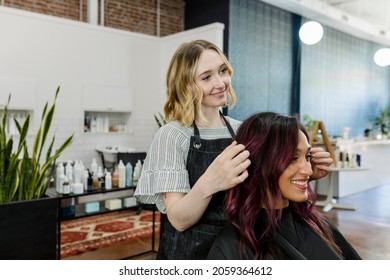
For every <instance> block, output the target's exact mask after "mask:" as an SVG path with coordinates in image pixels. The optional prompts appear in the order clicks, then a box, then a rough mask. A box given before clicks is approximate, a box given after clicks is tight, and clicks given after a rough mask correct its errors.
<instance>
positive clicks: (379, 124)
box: [372, 108, 390, 138]
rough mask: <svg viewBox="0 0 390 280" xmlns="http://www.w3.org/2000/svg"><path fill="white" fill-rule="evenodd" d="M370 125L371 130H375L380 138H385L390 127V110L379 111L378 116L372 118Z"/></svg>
mask: <svg viewBox="0 0 390 280" xmlns="http://www.w3.org/2000/svg"><path fill="white" fill-rule="evenodd" d="M372 125H373V129H374V130H377V131H378V133H379V134H380V138H382V137H385V138H387V134H388V132H389V126H390V108H386V109H383V110H381V111H380V112H379V115H378V116H377V117H375V118H374V120H373V123H372ZM377 138H378V136H377Z"/></svg>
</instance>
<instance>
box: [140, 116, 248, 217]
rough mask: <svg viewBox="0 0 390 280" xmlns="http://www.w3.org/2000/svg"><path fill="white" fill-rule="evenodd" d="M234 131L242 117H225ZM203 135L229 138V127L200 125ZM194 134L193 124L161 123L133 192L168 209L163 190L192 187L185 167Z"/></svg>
mask: <svg viewBox="0 0 390 280" xmlns="http://www.w3.org/2000/svg"><path fill="white" fill-rule="evenodd" d="M226 119H227V121H228V122H229V123H230V125H231V126H232V128H233V130H234V131H237V129H238V127H239V126H240V124H241V121H238V120H234V119H232V118H229V117H226ZM199 133H200V136H201V138H202V139H205V140H211V139H220V138H230V137H231V135H230V133H229V130H228V128H227V127H223V128H199ZM193 135H194V129H193V127H186V126H182V125H180V123H179V122H178V121H171V122H169V123H168V124H166V125H164V126H163V127H161V128H160V129H159V130H158V131H157V133H156V135H155V136H154V138H153V141H152V144H151V146H150V148H149V151H148V153H147V156H146V158H145V162H144V164H143V167H142V173H141V177H140V179H139V181H138V184H137V188H136V190H135V193H134V196H135V197H136V198H137V199H138V201H140V202H141V203H146V204H156V206H157V208H158V209H159V211H160V212H162V213H166V209H165V206H164V203H163V201H162V198H161V193H167V192H181V193H188V192H189V191H190V182H189V176H188V172H187V169H186V165H187V156H188V151H189V146H190V138H191V136H193Z"/></svg>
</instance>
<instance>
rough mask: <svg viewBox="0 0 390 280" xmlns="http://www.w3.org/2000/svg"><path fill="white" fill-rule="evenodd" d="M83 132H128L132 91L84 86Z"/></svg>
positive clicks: (99, 86)
mask: <svg viewBox="0 0 390 280" xmlns="http://www.w3.org/2000/svg"><path fill="white" fill-rule="evenodd" d="M83 108H84V132H92V133H96V132H102V133H108V132H130V131H131V129H130V121H131V111H132V109H133V90H132V88H130V87H124V86H112V85H100V84H85V85H84V86H83Z"/></svg>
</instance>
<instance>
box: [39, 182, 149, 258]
mask: <svg viewBox="0 0 390 280" xmlns="http://www.w3.org/2000/svg"><path fill="white" fill-rule="evenodd" d="M134 190H135V186H131V187H126V188H112V189H109V190H107V189H98V190H92V191H87V192H84V193H80V194H74V193H72V194H68V195H67V194H66V195H64V194H58V193H57V191H56V189H55V188H54V187H51V188H48V189H47V191H46V195H47V196H48V197H53V198H57V200H58V221H57V233H58V237H57V239H58V244H57V250H58V253H57V254H58V259H60V258H61V245H60V243H59V242H60V241H61V222H63V221H69V220H75V219H80V218H85V217H91V216H97V215H103V214H107V213H110V212H120V211H126V210H130V209H134V208H139V209H140V208H141V207H142V205H135V206H131V207H124V206H122V207H121V208H119V209H114V210H110V209H107V208H105V200H106V199H111V198H125V197H131V196H133V194H134ZM92 201H98V202H99V211H96V212H91V213H86V212H85V208H84V207H85V204H86V203H87V202H92ZM67 204H68V205H69V206H74V214H72V215H69V216H61V214H62V211H63V210H64V209H66V208H67V207H69V206H64V205H67ZM152 210H153V225H152V227H153V230H152V235H153V236H152V244H151V249H150V250H148V251H145V252H142V253H141V254H146V253H150V252H156V250H155V248H154V246H155V236H154V235H155V221H156V220H155V215H156V213H155V211H156V208H155V206H153V209H152ZM130 257H132V256H130Z"/></svg>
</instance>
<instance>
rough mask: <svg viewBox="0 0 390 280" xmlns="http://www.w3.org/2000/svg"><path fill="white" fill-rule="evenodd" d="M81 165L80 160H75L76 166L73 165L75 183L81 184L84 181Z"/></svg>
mask: <svg viewBox="0 0 390 280" xmlns="http://www.w3.org/2000/svg"><path fill="white" fill-rule="evenodd" d="M81 172H82V170H81V166H80V163H79V162H78V161H76V162H75V164H74V167H73V177H74V183H76V184H79V183H81V181H82V174H83V173H81Z"/></svg>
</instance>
